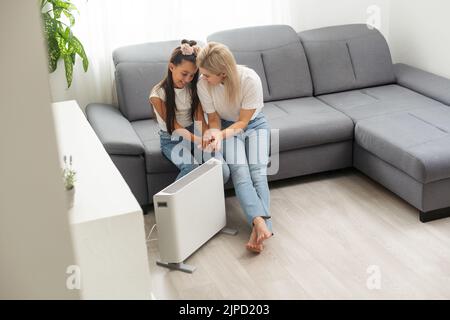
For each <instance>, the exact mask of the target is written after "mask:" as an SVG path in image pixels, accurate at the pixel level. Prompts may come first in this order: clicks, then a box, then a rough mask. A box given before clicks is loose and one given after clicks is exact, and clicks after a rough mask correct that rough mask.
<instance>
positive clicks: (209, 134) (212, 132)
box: [202, 128, 220, 152]
mask: <svg viewBox="0 0 450 320" xmlns="http://www.w3.org/2000/svg"><path fill="white" fill-rule="evenodd" d="M217 132H219V133H220V130H219V129H214V128H213V129H208V130H206V131H205V133H204V135H203V142H202V147H203V149H205V150H206V151H208V152H212V151H214V148H213V147H214V143H213V142H214V140H215V136H216V135H217Z"/></svg>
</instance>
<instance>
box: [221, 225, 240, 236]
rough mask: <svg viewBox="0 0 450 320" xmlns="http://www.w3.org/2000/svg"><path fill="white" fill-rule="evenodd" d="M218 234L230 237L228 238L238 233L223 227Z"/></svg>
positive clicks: (235, 230)
mask: <svg viewBox="0 0 450 320" xmlns="http://www.w3.org/2000/svg"><path fill="white" fill-rule="evenodd" d="M220 232H221V233H225V234H227V235H230V236H235V235H237V233H238V231H237V229H233V228H227V227H225V228H223V229H222V230H220Z"/></svg>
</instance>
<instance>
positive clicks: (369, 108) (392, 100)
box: [317, 84, 443, 123]
mask: <svg viewBox="0 0 450 320" xmlns="http://www.w3.org/2000/svg"><path fill="white" fill-rule="evenodd" d="M317 98H318V99H320V100H321V101H323V102H324V103H326V104H327V105H329V106H332V107H333V108H336V109H337V110H339V111H341V112H343V113H345V114H346V115H348V116H349V117H351V118H352V119H353V121H354V122H355V123H356V122H357V121H359V120H362V119H366V118H371V117H375V116H381V115H384V114H390V113H396V112H401V111H406V110H413V109H421V108H427V107H429V106H442V105H443V104H441V103H440V102H438V101H436V100H433V99H430V98H427V97H425V96H423V95H421V94H419V93H417V92H414V91H412V90H409V89H407V88H404V87H401V86H399V85H395V84H392V85H386V86H379V87H373V88H366V89H360V90H351V91H345V92H339V93H332V94H327V95H321V96H318V97H317Z"/></svg>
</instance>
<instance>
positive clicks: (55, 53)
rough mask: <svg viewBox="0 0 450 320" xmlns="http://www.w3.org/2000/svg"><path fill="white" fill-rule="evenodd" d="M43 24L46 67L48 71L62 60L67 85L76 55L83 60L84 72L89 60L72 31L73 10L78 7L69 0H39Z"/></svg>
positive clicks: (70, 78)
mask: <svg viewBox="0 0 450 320" xmlns="http://www.w3.org/2000/svg"><path fill="white" fill-rule="evenodd" d="M39 1H40V8H41V16H42V20H43V25H44V37H45V40H46V43H47V52H48V68H49V71H50V73H52V72H54V71H55V70H56V68H57V65H58V61H59V60H60V59H62V60H63V61H64V67H65V69H66V80H67V87H70V85H71V84H72V77H73V66H74V65H75V58H76V55H78V56H80V58H81V59H82V60H83V69H84V71H85V72H86V71H87V69H88V65H89V61H88V58H87V56H86V53H85V52H84V47H83V45H82V44H81V41H80V40H78V38H77V37H75V35H74V34H73V32H72V27H73V25H74V24H75V17H74V15H73V12H74V11H76V12H78V9H77V8H76V7H75V6H74V5H73V4H72V3H71V1H70V0H39Z"/></svg>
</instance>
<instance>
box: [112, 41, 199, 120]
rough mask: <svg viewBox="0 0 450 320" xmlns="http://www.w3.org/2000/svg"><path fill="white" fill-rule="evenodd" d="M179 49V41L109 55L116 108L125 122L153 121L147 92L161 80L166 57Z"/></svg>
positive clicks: (165, 68)
mask: <svg viewBox="0 0 450 320" xmlns="http://www.w3.org/2000/svg"><path fill="white" fill-rule="evenodd" d="M179 45H180V41H179V40H174V41H162V42H152V43H144V44H138V45H132V46H126V47H122V48H118V49H116V50H115V51H114V52H113V61H114V65H115V68H116V71H115V77H116V88H117V99H118V102H119V108H120V111H121V112H122V113H123V114H124V116H125V117H127V119H128V120H129V121H135V120H144V119H150V118H154V117H155V116H154V113H153V108H151V106H150V104H149V102H148V97H149V95H150V90H151V89H152V88H153V86H155V85H156V84H157V83H158V82H160V81H161V80H162V79H163V78H164V77H165V75H166V73H167V64H168V62H169V58H170V54H171V53H172V50H173V49H174V48H176V47H177V46H179ZM199 45H202V44H201V43H200V44H199Z"/></svg>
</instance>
